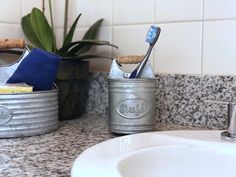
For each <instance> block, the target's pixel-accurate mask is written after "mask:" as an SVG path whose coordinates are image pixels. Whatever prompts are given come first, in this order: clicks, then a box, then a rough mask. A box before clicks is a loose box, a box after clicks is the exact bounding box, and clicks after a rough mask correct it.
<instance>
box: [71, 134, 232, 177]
mask: <svg viewBox="0 0 236 177" xmlns="http://www.w3.org/2000/svg"><path fill="white" fill-rule="evenodd" d="M220 133H221V132H220V131H169V132H159V133H157V132H153V133H142V134H136V135H129V136H122V137H119V138H115V139H112V140H108V141H105V142H103V143H100V144H97V145H95V146H93V147H91V148H89V149H87V150H86V151H84V152H83V153H82V154H81V155H80V156H79V157H78V158H77V159H76V161H75V162H74V164H73V167H72V171H71V174H72V177H236V168H235V164H236V143H228V142H224V141H222V140H220Z"/></svg>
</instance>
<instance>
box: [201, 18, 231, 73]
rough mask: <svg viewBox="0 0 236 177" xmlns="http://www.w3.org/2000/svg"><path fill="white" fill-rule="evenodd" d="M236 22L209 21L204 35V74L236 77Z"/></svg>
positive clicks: (205, 24) (206, 23) (205, 26)
mask: <svg viewBox="0 0 236 177" xmlns="http://www.w3.org/2000/svg"><path fill="white" fill-rule="evenodd" d="M235 31H236V20H225V21H208V22H205V23H204V33H203V36H204V37H203V46H204V48H203V74H223V75H227V74H232V75H236V67H235V66H236V49H235V47H236V40H235V39H236V33H235Z"/></svg>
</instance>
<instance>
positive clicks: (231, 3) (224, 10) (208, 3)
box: [204, 0, 236, 19]
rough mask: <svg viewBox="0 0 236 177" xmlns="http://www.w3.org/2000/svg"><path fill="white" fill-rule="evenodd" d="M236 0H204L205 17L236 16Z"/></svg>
mask: <svg viewBox="0 0 236 177" xmlns="http://www.w3.org/2000/svg"><path fill="white" fill-rule="evenodd" d="M235 7H236V1H235V0H204V18H205V19H222V18H236V10H235Z"/></svg>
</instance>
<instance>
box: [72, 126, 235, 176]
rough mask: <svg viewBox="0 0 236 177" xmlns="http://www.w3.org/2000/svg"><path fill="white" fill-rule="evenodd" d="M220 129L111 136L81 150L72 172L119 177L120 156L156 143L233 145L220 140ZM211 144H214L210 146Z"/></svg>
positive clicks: (125, 156)
mask: <svg viewBox="0 0 236 177" xmlns="http://www.w3.org/2000/svg"><path fill="white" fill-rule="evenodd" d="M221 132H222V131H218V130H177V131H162V132H148V133H139V134H133V135H126V136H122V137H117V138H114V139H110V140H107V141H104V142H101V143H99V144H96V145H94V146H92V147H90V148H88V149H87V150H85V151H84V152H82V153H81V154H80V155H79V156H78V157H77V159H76V160H75V162H74V164H73V167H72V170H71V175H72V177H74V176H75V174H81V175H82V174H84V173H85V172H86V171H88V169H90V171H91V169H95V170H93V172H94V175H93V174H92V173H91V174H90V175H89V174H88V173H86V176H87V177H95V176H96V177H98V176H99V175H100V176H103V177H106V176H107V177H108V176H110V175H111V174H112V176H113V177H121V175H120V174H119V172H118V169H117V164H118V163H119V162H120V161H122V159H124V158H127V157H128V156H130V155H131V154H134V153H137V151H139V150H143V149H145V148H151V147H157V146H159V147H160V146H164V145H193V146H202V147H205V148H206V147H209V146H210V147H215V148H218V149H220V148H222V147H231V146H233V147H235V148H236V144H235V143H230V142H225V141H223V140H221V138H220V133H221ZM203 135H204V136H203ZM140 140H144V141H145V143H144V144H143V143H141V141H140ZM214 144H217V146H213V145H214ZM91 162H92V163H91ZM102 168H103V169H105V170H102ZM102 171H103V172H102ZM79 176H80V175H79ZM81 177H82V176H81Z"/></svg>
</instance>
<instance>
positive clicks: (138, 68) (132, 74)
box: [129, 45, 153, 78]
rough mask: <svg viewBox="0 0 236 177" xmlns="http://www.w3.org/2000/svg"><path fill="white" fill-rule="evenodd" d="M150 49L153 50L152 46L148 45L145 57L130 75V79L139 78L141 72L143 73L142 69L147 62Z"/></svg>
mask: <svg viewBox="0 0 236 177" xmlns="http://www.w3.org/2000/svg"><path fill="white" fill-rule="evenodd" d="M152 48H153V45H150V46H149V48H148V51H147V53H146V55H145V58H144V59H143V61H142V62H141V63H140V64H139V65H138V66H137V68H136V69H135V70H134V71H133V72H132V73H131V74H130V77H129V78H138V77H140V75H141V73H142V71H143V68H144V67H145V65H146V63H147V61H148V58H149V56H150V54H151V52H152Z"/></svg>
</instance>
